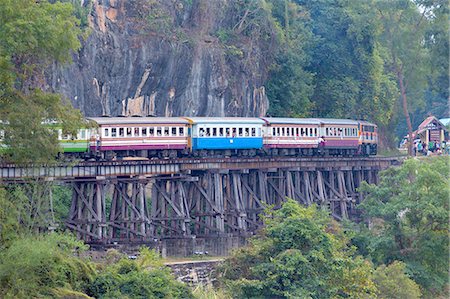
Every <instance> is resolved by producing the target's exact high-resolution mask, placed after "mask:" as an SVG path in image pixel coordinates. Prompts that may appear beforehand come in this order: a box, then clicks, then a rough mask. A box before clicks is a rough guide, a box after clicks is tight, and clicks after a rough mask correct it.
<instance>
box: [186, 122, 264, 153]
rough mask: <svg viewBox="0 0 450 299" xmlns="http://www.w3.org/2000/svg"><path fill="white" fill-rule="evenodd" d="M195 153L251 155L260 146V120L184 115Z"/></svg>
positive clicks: (190, 142)
mask: <svg viewBox="0 0 450 299" xmlns="http://www.w3.org/2000/svg"><path fill="white" fill-rule="evenodd" d="M186 119H187V120H188V121H189V123H190V137H191V138H190V141H189V147H190V149H191V151H192V152H193V154H194V155H195V156H197V155H200V156H207V155H225V156H230V155H240V156H255V155H256V153H257V151H258V150H261V149H262V147H263V135H262V128H263V125H264V121H263V120H261V119H258V118H243V117H214V118H211V117H186Z"/></svg>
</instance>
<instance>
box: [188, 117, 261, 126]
mask: <svg viewBox="0 0 450 299" xmlns="http://www.w3.org/2000/svg"><path fill="white" fill-rule="evenodd" d="M185 119H187V120H188V121H189V122H190V123H192V124H261V125H263V124H264V121H263V120H262V119H259V118H251V117H185Z"/></svg>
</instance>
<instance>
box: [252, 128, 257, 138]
mask: <svg viewBox="0 0 450 299" xmlns="http://www.w3.org/2000/svg"><path fill="white" fill-rule="evenodd" d="M252 136H253V137H255V136H256V129H255V128H252Z"/></svg>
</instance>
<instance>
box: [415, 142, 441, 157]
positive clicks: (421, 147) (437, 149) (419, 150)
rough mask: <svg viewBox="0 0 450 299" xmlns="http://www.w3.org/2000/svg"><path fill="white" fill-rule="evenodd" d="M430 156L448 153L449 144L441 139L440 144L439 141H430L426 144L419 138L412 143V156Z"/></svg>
mask: <svg viewBox="0 0 450 299" xmlns="http://www.w3.org/2000/svg"><path fill="white" fill-rule="evenodd" d="M420 154H422V155H424V156H431V155H442V154H444V155H449V154H450V145H449V144H447V142H445V140H444V141H442V144H441V143H440V142H439V141H430V142H428V144H426V143H425V142H422V140H419V141H418V142H415V143H414V156H417V155H420Z"/></svg>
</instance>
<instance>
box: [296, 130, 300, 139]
mask: <svg viewBox="0 0 450 299" xmlns="http://www.w3.org/2000/svg"><path fill="white" fill-rule="evenodd" d="M299 131H300V130H299V128H295V136H297V137H298V136H299Z"/></svg>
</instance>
